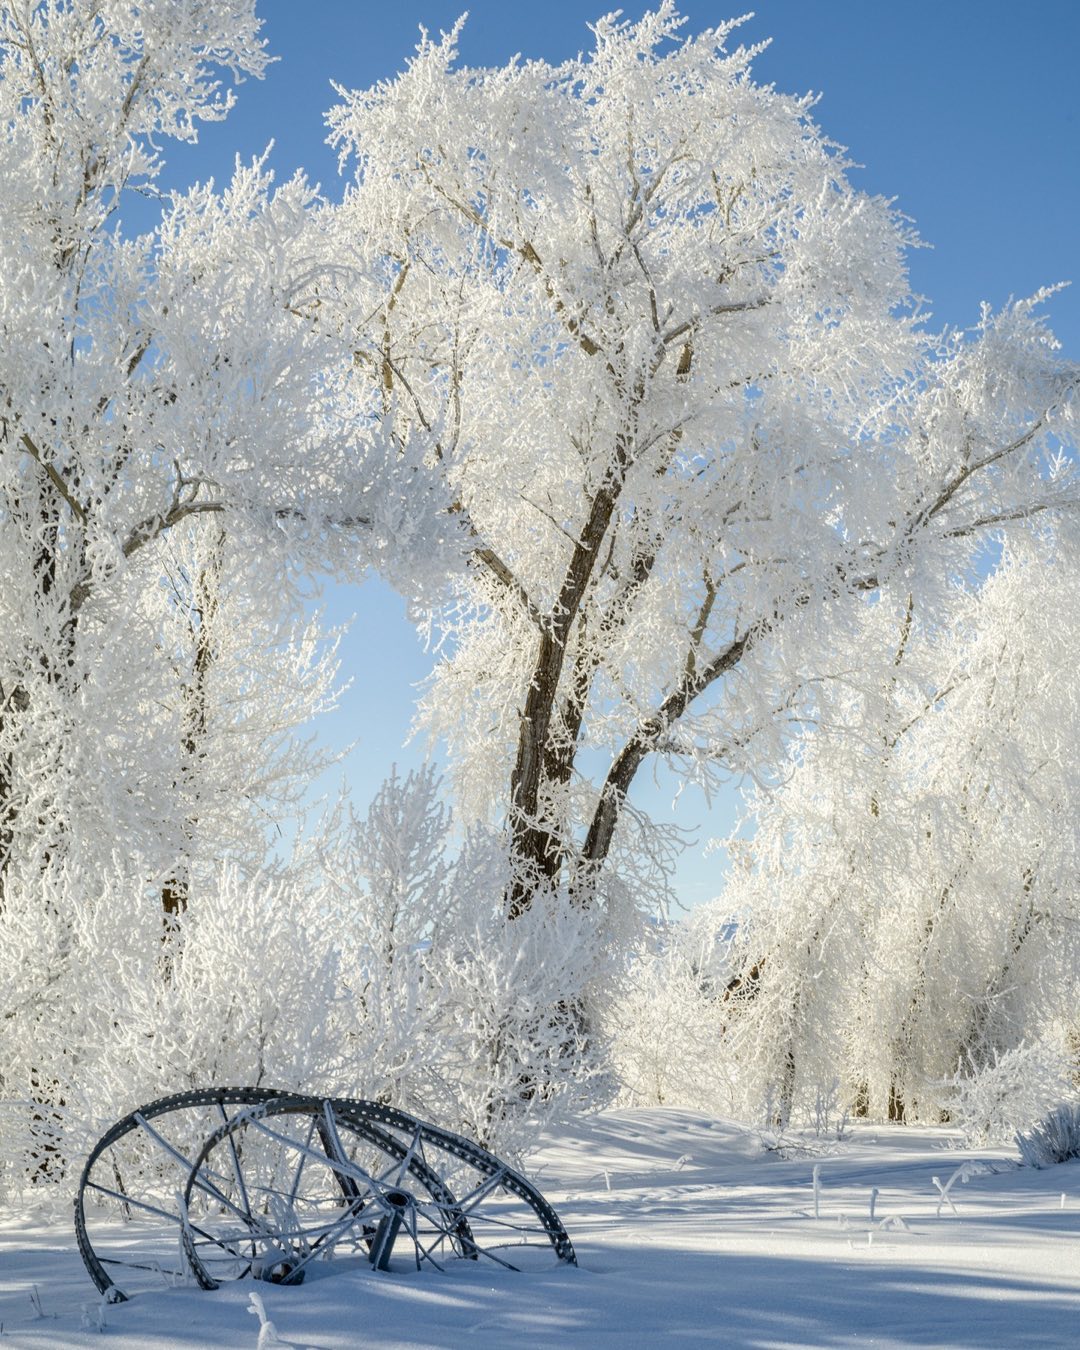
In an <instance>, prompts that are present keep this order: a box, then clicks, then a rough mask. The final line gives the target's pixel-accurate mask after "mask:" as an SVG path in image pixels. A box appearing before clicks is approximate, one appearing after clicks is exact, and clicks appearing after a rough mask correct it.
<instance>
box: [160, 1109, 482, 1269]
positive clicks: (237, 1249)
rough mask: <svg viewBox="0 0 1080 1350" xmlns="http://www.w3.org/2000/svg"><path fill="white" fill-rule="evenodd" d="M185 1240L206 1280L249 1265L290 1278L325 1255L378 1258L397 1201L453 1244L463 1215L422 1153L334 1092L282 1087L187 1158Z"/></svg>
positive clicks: (467, 1242) (461, 1231)
mask: <svg viewBox="0 0 1080 1350" xmlns="http://www.w3.org/2000/svg"><path fill="white" fill-rule="evenodd" d="M182 1208H183V1211H184V1233H183V1243H184V1249H185V1252H186V1257H187V1261H188V1263H189V1265H190V1268H191V1271H192V1273H193V1274H194V1276H195V1279H196V1280H197V1281H198V1283H199V1284H200V1285H202V1287H203V1288H204V1289H214V1288H216V1287H217V1286H218V1285H219V1284H221V1283H222V1282H223V1281H226V1280H234V1279H242V1278H243V1277H244V1276H246V1275H252V1276H254V1277H255V1278H257V1279H268V1280H271V1281H273V1282H275V1283H281V1284H298V1283H299V1282H300V1281H301V1280H302V1279H303V1278H304V1276H305V1274H306V1273H307V1272H308V1270H309V1269H310V1268H311V1266H312V1264H313V1263H316V1262H323V1261H327V1260H329V1259H331V1258H339V1259H341V1258H348V1257H350V1256H351V1257H354V1258H357V1259H364V1260H371V1261H373V1262H374V1263H375V1264H377V1265H380V1266H385V1264H386V1260H387V1259H388V1257H389V1250H390V1247H391V1246H392V1244H393V1236H389V1237H388V1233H389V1229H390V1227H392V1228H393V1235H396V1233H397V1230H398V1227H399V1226H400V1223H401V1219H402V1217H404V1218H405V1219H406V1222H408V1215H407V1214H406V1212H405V1211H406V1210H410V1211H411V1209H412V1208H417V1209H419V1211H421V1212H422V1213H423V1214H424V1216H425V1222H435V1223H436V1224H437V1225H438V1228H439V1231H440V1233H444V1234H445V1235H446V1238H447V1241H448V1242H449V1243H450V1244H451V1245H452V1246H454V1247H456V1249H457V1250H458V1252H462V1251H465V1250H467V1249H470V1248H471V1244H472V1234H471V1232H470V1228H469V1224H468V1221H467V1219H465V1218H464V1217H463V1216H462V1214H461V1213H460V1211H459V1209H458V1206H457V1204H456V1201H455V1199H454V1196H453V1194H452V1193H451V1191H450V1190H449V1188H448V1187H447V1185H446V1183H445V1181H444V1180H443V1178H442V1177H441V1176H440V1175H439V1174H438V1172H436V1171H435V1170H433V1169H432V1167H431V1166H430V1165H429V1164H428V1162H427V1161H426V1159H425V1158H424V1157H423V1155H422V1153H421V1152H420V1151H418V1150H417V1149H415V1148H409V1147H408V1145H407V1144H404V1143H402V1142H401V1141H400V1140H399V1139H398V1138H397V1137H396V1136H395V1135H394V1134H392V1133H391V1132H390V1131H387V1130H384V1129H382V1128H381V1127H380V1126H379V1125H378V1124H377V1123H376V1122H374V1121H372V1120H369V1119H366V1118H365V1117H364V1116H363V1115H360V1114H358V1113H356V1112H349V1111H345V1110H342V1109H340V1104H339V1103H337V1102H336V1101H333V1100H327V1099H320V1098H313V1097H306V1096H300V1095H296V1096H289V1097H279V1098H277V1099H276V1100H274V1101H269V1102H263V1103H260V1104H257V1105H255V1106H253V1107H251V1108H250V1109H249V1110H247V1111H244V1112H241V1113H240V1114H238V1115H236V1116H234V1117H233V1118H232V1119H231V1120H229V1121H228V1122H225V1123H223V1124H222V1125H221V1126H220V1127H219V1128H218V1129H217V1130H215V1131H214V1132H213V1134H211V1135H210V1137H209V1138H208V1139H207V1140H206V1142H205V1144H204V1145H203V1148H202V1149H201V1151H200V1152H199V1154H198V1156H197V1157H196V1158H195V1159H194V1160H193V1163H192V1167H191V1171H190V1174H189V1176H188V1178H187V1182H186V1184H185V1187H184V1193H183V1198H182Z"/></svg>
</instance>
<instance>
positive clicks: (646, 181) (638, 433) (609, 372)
mask: <svg viewBox="0 0 1080 1350" xmlns="http://www.w3.org/2000/svg"><path fill="white" fill-rule="evenodd" d="M680 25H681V20H680V19H679V17H678V16H677V14H676V12H675V10H674V8H673V6H672V5H671V4H670V3H664V4H662V5H661V6H660V8H659V9H658V10H657V11H655V12H654V13H651V14H647V15H646V16H645V17H644V18H643V19H641V20H640V21H639V22H625V21H622V20H620V19H618V18H617V17H616V16H609V17H607V18H605V19H601V20H600V21H599V22H598V23H597V24H596V25H595V26H594V28H593V35H594V46H593V50H592V51H591V52H590V53H588V54H587V55H585V56H582V57H579V58H576V59H573V60H571V61H568V62H566V63H564V64H562V65H558V66H551V65H548V64H546V63H544V62H542V61H528V62H514V63H511V64H510V65H508V66H506V67H505V68H501V69H481V70H470V69H462V68H459V67H458V66H457V65H456V64H455V55H456V53H455V42H456V36H457V29H455V30H454V32H453V33H451V34H450V35H448V36H444V37H443V38H442V39H441V40H440V41H434V40H432V39H430V38H428V37H427V36H425V37H424V39H423V41H422V42H421V44H420V46H419V48H418V50H417V55H416V56H415V58H414V59H413V60H412V61H411V62H410V63H409V65H408V67H407V69H406V71H405V72H404V73H403V74H402V75H400V76H399V77H398V78H396V79H394V80H391V81H386V82H383V83H380V84H378V85H377V86H375V87H373V88H371V89H369V90H367V91H365V92H357V93H344V92H343V100H342V102H341V103H340V104H339V106H338V107H337V108H335V109H334V110H333V111H332V112H331V114H330V125H331V128H332V132H333V135H334V137H335V139H336V141H337V144H338V145H339V147H340V149H341V153H342V157H343V161H351V162H353V163H354V164H355V181H354V182H353V184H352V186H351V187H350V188H349V189H348V191H347V193H346V196H345V199H344V202H343V204H342V206H341V208H340V210H339V211H338V213H337V230H338V237H339V239H340V241H341V243H340V249H341V255H342V256H343V257H344V256H348V257H350V258H353V259H356V260H358V265H360V270H361V271H362V272H363V273H364V275H365V277H366V280H365V282H364V284H362V285H360V286H358V287H354V288H353V289H352V290H350V291H348V292H341V293H339V294H338V295H337V297H336V303H338V304H339V305H340V306H341V307H342V308H341V310H340V317H339V319H338V322H339V325H340V326H341V328H342V330H343V331H344V330H347V329H349V326H350V324H351V326H352V332H353V333H354V334H355V336H354V339H353V341H354V345H355V365H354V370H353V373H352V378H353V385H352V387H353V388H354V389H356V390H365V391H366V395H365V396H364V397H365V398H366V401H363V400H362V399H361V400H360V403H359V405H358V406H362V408H363V410H364V415H365V416H367V417H371V418H374V417H377V418H378V419H379V420H380V423H381V425H382V427H383V428H384V431H385V433H386V434H387V435H388V437H389V438H390V439H391V441H392V442H393V443H395V444H397V445H399V446H400V447H402V448H403V449H404V447H407V446H409V445H411V444H415V443H417V441H419V442H420V443H423V444H424V445H425V446H426V447H427V456H428V462H429V464H431V465H432V466H433V467H434V468H435V469H436V470H437V471H441V473H442V475H443V476H444V479H445V482H446V484H447V485H448V495H449V498H450V501H451V507H450V510H451V512H452V514H453V516H454V518H455V519H456V521H457V523H458V524H459V526H460V529H461V530H462V532H463V534H464V536H465V539H466V541H467V547H468V550H469V559H470V561H469V566H468V569H467V571H466V573H465V575H463V576H458V577H457V578H456V579H455V580H454V583H453V586H452V594H451V597H450V599H449V600H448V601H447V602H446V603H445V604H444V605H443V606H442V607H441V608H437V609H436V612H435V613H434V614H433V615H432V618H431V621H432V622H433V624H434V625H435V627H436V629H438V630H440V631H441V633H442V640H443V645H442V648H441V652H442V655H443V659H442V660H441V662H440V663H439V665H438V667H437V669H436V671H435V674H434V678H433V682H432V685H431V687H430V689H429V690H428V692H427V694H426V697H425V698H424V700H423V704H422V709H421V720H422V722H423V723H424V724H425V725H426V726H427V728H428V729H429V730H430V731H431V733H432V734H433V735H437V736H442V737H445V739H446V741H447V743H448V744H449V746H450V751H451V757H452V766H451V767H452V773H453V778H454V787H455V793H456V796H457V799H458V802H459V804H460V807H461V810H462V811H463V813H464V818H465V819H466V820H472V819H495V820H498V821H501V822H503V823H504V825H505V827H506V829H507V833H508V838H509V841H510V853H511V857H512V862H513V867H514V879H513V881H512V884H511V887H510V892H509V895H508V897H507V902H508V909H509V913H510V914H511V915H513V916H520V915H521V914H523V913H524V912H525V911H526V910H527V909H528V908H529V905H530V904H531V903H532V902H533V900H534V897H535V896H536V895H537V894H538V893H540V892H542V891H546V890H560V891H561V892H562V893H563V894H564V895H566V894H571V895H573V896H576V897H577V898H578V899H579V900H584V899H587V898H588V897H589V896H591V895H593V894H594V893H596V889H597V887H598V886H600V887H601V888H603V887H605V886H607V885H609V884H610V882H611V875H610V873H611V871H612V869H611V861H612V850H613V848H615V847H617V846H618V845H617V840H618V834H619V830H620V826H621V825H623V824H625V823H626V821H627V812H626V805H627V794H628V792H629V790H630V788H631V785H632V784H633V782H634V779H635V776H636V775H637V774H638V772H639V771H640V769H641V767H642V766H643V765H644V764H645V763H646V762H647V761H648V760H649V759H650V757H656V756H658V757H661V758H662V759H664V760H666V761H667V763H668V764H669V765H672V766H674V767H675V768H676V769H677V770H678V771H679V772H680V773H682V774H684V775H686V776H687V777H689V778H692V779H696V780H697V781H698V782H700V783H702V784H704V785H705V786H706V787H709V786H711V785H713V784H714V783H715V782H716V781H717V779H718V778H722V777H724V776H727V775H731V774H733V773H736V774H737V773H739V772H743V771H746V770H751V771H753V770H756V769H758V768H759V767H760V766H761V765H762V764H770V763H771V764H774V765H775V764H777V763H778V762H779V761H780V760H781V759H782V756H783V746H784V738H785V729H786V728H787V727H788V726H790V725H791V722H792V719H795V718H797V717H798V716H800V715H803V714H804V712H805V708H806V706H807V704H808V702H810V701H811V693H809V692H808V691H812V690H813V688H814V682H815V681H816V680H817V679H819V678H821V677H822V676H823V675H824V674H826V673H827V672H828V671H829V670H830V669H832V668H833V666H834V665H835V664H836V662H835V656H836V652H837V650H838V649H839V648H841V647H842V646H843V645H844V644H845V643H847V642H848V641H849V639H851V638H852V637H854V636H856V635H859V636H860V638H861V639H865V636H866V634H865V630H864V629H863V627H862V625H861V616H862V614H863V613H864V611H865V608H866V604H867V601H868V599H870V600H871V601H880V602H881V603H884V604H887V605H889V606H890V607H891V608H895V605H896V603H897V600H896V597H900V603H901V606H902V607H903V606H906V600H907V597H908V596H909V595H910V596H911V597H913V604H914V605H915V607H916V609H917V610H919V611H920V612H925V613H926V614H928V615H931V616H932V615H933V614H934V613H935V612H936V610H937V609H938V608H940V606H942V605H943V604H945V603H946V599H947V592H948V584H949V582H948V579H949V577H950V576H952V575H954V574H956V573H958V572H959V571H962V570H963V569H964V567H965V566H966V564H967V563H968V561H969V560H970V559H971V557H972V555H973V552H974V550H975V549H976V548H977V547H978V546H979V541H980V539H981V538H983V537H984V536H985V535H986V533H987V532H988V531H989V530H991V529H994V528H1003V527H1005V526H1006V525H1010V526H1011V525H1023V524H1025V523H1028V522H1030V521H1031V520H1032V519H1034V518H1038V519H1041V520H1046V519H1051V518H1052V517H1053V514H1054V513H1055V512H1057V511H1059V510H1060V509H1063V508H1065V507H1067V506H1069V507H1071V506H1073V505H1075V501H1076V496H1075V488H1074V486H1073V473H1072V464H1071V462H1070V461H1069V460H1068V459H1066V458H1063V457H1061V456H1060V455H1059V454H1058V447H1059V444H1060V442H1059V441H1058V440H1055V437H1063V436H1065V435H1067V434H1068V433H1067V431H1066V430H1065V428H1066V426H1067V425H1068V424H1069V419H1070V416H1071V408H1072V403H1073V399H1074V393H1075V389H1076V374H1075V372H1074V371H1073V370H1071V369H1070V368H1067V367H1066V366H1064V365H1063V364H1062V363H1061V362H1060V361H1059V360H1058V358H1057V356H1056V353H1055V348H1054V343H1053V342H1052V340H1051V338H1050V337H1049V335H1048V333H1047V332H1046V330H1045V329H1044V327H1043V326H1042V323H1041V321H1040V320H1039V318H1038V317H1037V316H1036V313H1035V309H1036V303H1037V301H1033V302H1024V303H1020V304H1016V305H1012V306H1010V307H1009V308H1008V309H1007V310H1005V311H1004V312H1003V313H1001V314H991V313H989V312H984V313H983V315H982V317H981V319H980V320H979V323H978V325H977V327H976V328H975V330H974V331H973V332H972V333H970V334H954V335H949V336H945V337H941V336H940V335H936V336H931V335H928V334H926V333H924V332H923V331H922V329H921V328H920V325H919V323H918V315H917V313H916V309H915V306H914V304H913V301H912V297H911V295H910V292H909V288H908V281H907V276H906V273H905V266H904V252H905V249H906V247H907V246H908V245H909V244H910V243H911V242H912V234H911V231H910V229H909V228H908V226H907V225H906V224H905V222H904V221H903V219H902V218H901V217H900V216H899V215H898V214H897V212H896V211H895V210H894V209H893V207H892V206H891V205H890V204H889V203H887V202H885V201H883V200H881V199H879V198H874V197H869V196H867V195H866V194H864V193H862V192H859V191H857V190H856V189H855V188H853V187H852V186H851V184H850V183H849V181H848V178H847V169H848V165H847V162H846V160H845V158H844V156H843V154H842V152H841V151H840V150H839V149H838V148H837V147H836V146H834V145H833V144H832V143H830V142H829V141H828V140H827V139H826V138H825V137H824V136H823V135H822V133H821V132H820V131H819V130H818V128H817V126H816V125H815V123H814V122H813V120H812V115H811V100H810V99H808V98H790V97H785V96H783V95H781V94H779V93H777V92H776V91H775V90H773V89H772V88H769V87H762V86H759V85H756V84H754V83H753V81H752V80H751V78H750V63H751V59H752V57H753V55H754V52H753V51H752V50H747V49H745V48H742V47H738V48H734V49H731V50H728V48H727V43H728V41H729V38H730V35H731V32H732V30H733V28H734V27H735V25H734V24H726V25H722V26H721V27H719V28H715V29H709V30H707V31H705V32H703V33H701V34H700V35H698V36H695V37H691V38H688V39H684V38H683V36H682V34H681V31H680ZM1041 298H1042V297H1039V299H1041ZM333 304H334V302H332V301H331V300H330V298H329V297H327V311H326V312H331V311H332V310H333ZM334 312H337V311H334ZM355 397H356V398H357V399H360V395H359V394H357V395H356V396H355ZM886 626H887V625H886ZM896 645H897V634H896V631H895V627H894V629H892V630H890V632H889V633H887V634H885V633H883V634H882V640H881V641H880V642H878V644H877V645H876V646H873V645H868V644H867V643H866V642H865V640H864V641H863V646H862V648H861V652H860V656H859V660H860V662H863V663H867V664H870V665H877V666H879V667H881V668H882V669H883V670H885V669H887V668H888V665H889V663H890V662H891V661H892V659H893V653H894V652H895V648H896Z"/></svg>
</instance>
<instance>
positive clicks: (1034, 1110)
mask: <svg viewBox="0 0 1080 1350" xmlns="http://www.w3.org/2000/svg"><path fill="white" fill-rule="evenodd" d="M1074 1069H1075V1065H1074V1062H1073V1059H1072V1056H1071V1055H1070V1054H1069V1052H1068V1049H1067V1047H1066V1046H1065V1045H1063V1044H1061V1043H1060V1042H1058V1041H1056V1040H1046V1041H1037V1042H1035V1043H1034V1044H1032V1045H1018V1046H1017V1047H1016V1048H1015V1049H1013V1050H1005V1051H1002V1052H997V1051H995V1052H994V1054H993V1056H992V1058H991V1059H990V1060H989V1061H988V1062H987V1063H986V1064H984V1065H982V1066H980V1067H979V1068H977V1069H972V1070H969V1072H967V1073H966V1074H965V1073H960V1074H957V1075H956V1077H955V1078H953V1079H951V1080H950V1081H949V1083H948V1085H947V1092H946V1097H945V1100H946V1101H947V1103H948V1110H949V1118H950V1121H951V1123H952V1124H954V1125H957V1126H959V1128H960V1129H961V1131H962V1132H963V1135H964V1140H965V1142H966V1143H968V1144H988V1143H1005V1142H1007V1141H1009V1140H1011V1139H1012V1138H1013V1137H1014V1136H1016V1135H1017V1132H1018V1131H1020V1130H1025V1129H1027V1128H1028V1127H1029V1126H1031V1125H1032V1124H1033V1123H1034V1122H1035V1121H1038V1120H1039V1119H1040V1117H1042V1116H1045V1115H1046V1112H1047V1111H1049V1110H1050V1109H1051V1107H1053V1106H1054V1105H1055V1104H1056V1103H1058V1102H1061V1101H1062V1100H1063V1099H1064V1098H1067V1097H1069V1096H1070V1095H1072V1093H1073V1086H1072V1077H1073V1073H1074Z"/></svg>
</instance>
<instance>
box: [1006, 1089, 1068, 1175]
mask: <svg viewBox="0 0 1080 1350" xmlns="http://www.w3.org/2000/svg"><path fill="white" fill-rule="evenodd" d="M1016 1145H1017V1147H1018V1148H1019V1150H1020V1158H1021V1160H1022V1161H1023V1162H1024V1163H1025V1164H1026V1165H1027V1166H1028V1167H1052V1166H1053V1165H1054V1163H1062V1162H1069V1160H1070V1159H1072V1158H1080V1102H1063V1103H1062V1104H1061V1105H1060V1106H1058V1107H1055V1109H1054V1110H1053V1111H1051V1112H1050V1113H1049V1115H1047V1116H1045V1117H1044V1118H1043V1119H1042V1120H1040V1121H1039V1122H1038V1123H1037V1124H1036V1125H1033V1126H1032V1128H1031V1129H1030V1130H1028V1131H1027V1132H1026V1133H1020V1134H1018V1135H1017V1136H1016Z"/></svg>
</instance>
